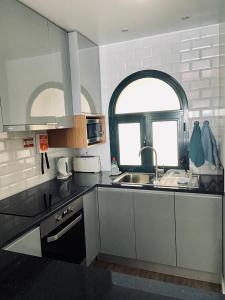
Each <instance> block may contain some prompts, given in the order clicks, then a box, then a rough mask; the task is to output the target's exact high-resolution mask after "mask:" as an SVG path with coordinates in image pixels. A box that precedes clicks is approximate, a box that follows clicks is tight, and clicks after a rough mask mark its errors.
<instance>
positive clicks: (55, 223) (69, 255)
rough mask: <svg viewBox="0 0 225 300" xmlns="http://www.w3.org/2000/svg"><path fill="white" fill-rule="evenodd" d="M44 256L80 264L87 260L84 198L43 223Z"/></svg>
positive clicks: (42, 242) (42, 243)
mask: <svg viewBox="0 0 225 300" xmlns="http://www.w3.org/2000/svg"><path fill="white" fill-rule="evenodd" d="M40 228H41V248H42V256H43V257H48V258H53V259H58V260H64V261H69V262H72V263H77V264H80V263H82V262H83V261H84V260H85V257H86V250H85V232H84V214H83V200H82V198H79V199H76V200H75V201H73V202H72V203H70V204H69V205H67V206H66V207H64V208H63V209H61V210H59V211H58V212H57V213H55V214H54V215H52V216H50V217H49V218H47V219H46V220H44V221H43V222H42V223H41V225H40Z"/></svg>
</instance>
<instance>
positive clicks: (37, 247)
mask: <svg viewBox="0 0 225 300" xmlns="http://www.w3.org/2000/svg"><path fill="white" fill-rule="evenodd" d="M4 250H9V251H12V252H18V253H23V254H29V255H33V256H39V257H41V256H42V253H41V237H40V228H39V227H37V228H35V229H33V230H31V231H30V232H28V233H26V234H24V235H23V236H21V237H20V238H18V239H17V240H15V241H14V242H12V243H11V244H9V245H8V246H6V247H4Z"/></svg>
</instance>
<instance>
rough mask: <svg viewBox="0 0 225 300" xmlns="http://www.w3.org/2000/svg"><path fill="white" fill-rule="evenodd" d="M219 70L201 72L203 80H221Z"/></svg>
mask: <svg viewBox="0 0 225 300" xmlns="http://www.w3.org/2000/svg"><path fill="white" fill-rule="evenodd" d="M219 73H220V72H219V68H218V69H210V70H204V71H201V78H203V79H204V78H219Z"/></svg>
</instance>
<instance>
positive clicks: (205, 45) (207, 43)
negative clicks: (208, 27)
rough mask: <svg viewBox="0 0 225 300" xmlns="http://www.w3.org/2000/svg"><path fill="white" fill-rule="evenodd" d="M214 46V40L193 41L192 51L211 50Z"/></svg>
mask: <svg viewBox="0 0 225 300" xmlns="http://www.w3.org/2000/svg"><path fill="white" fill-rule="evenodd" d="M212 44H213V38H209V37H208V38H200V39H197V40H193V41H192V49H193V50H195V49H202V48H209V47H211V45H212Z"/></svg>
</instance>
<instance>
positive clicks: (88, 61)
mask: <svg viewBox="0 0 225 300" xmlns="http://www.w3.org/2000/svg"><path fill="white" fill-rule="evenodd" d="M69 42H70V62H71V77H72V90H73V103H74V114H80V113H86V114H93V113H98V114H101V112H102V109H101V83H100V63H99V47H98V46H97V45H96V44H94V43H93V42H92V41H90V40H89V39H87V38H86V37H84V36H83V35H81V34H79V33H77V32H71V33H69Z"/></svg>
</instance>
